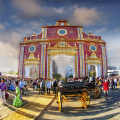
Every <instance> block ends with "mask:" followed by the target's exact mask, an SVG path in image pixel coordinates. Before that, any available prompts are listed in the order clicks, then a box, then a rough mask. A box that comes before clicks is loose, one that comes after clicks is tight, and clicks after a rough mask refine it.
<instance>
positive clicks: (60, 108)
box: [58, 91, 62, 112]
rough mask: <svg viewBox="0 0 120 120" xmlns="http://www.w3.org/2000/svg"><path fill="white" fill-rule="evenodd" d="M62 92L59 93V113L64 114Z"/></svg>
mask: <svg viewBox="0 0 120 120" xmlns="http://www.w3.org/2000/svg"><path fill="white" fill-rule="evenodd" d="M61 96H62V95H61V91H59V92H58V107H59V111H60V112H62V97H61Z"/></svg>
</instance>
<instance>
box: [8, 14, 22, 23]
mask: <svg viewBox="0 0 120 120" xmlns="http://www.w3.org/2000/svg"><path fill="white" fill-rule="evenodd" d="M10 18H11V19H12V20H13V22H14V23H21V22H22V20H21V19H20V18H19V17H18V16H16V15H11V16H10Z"/></svg>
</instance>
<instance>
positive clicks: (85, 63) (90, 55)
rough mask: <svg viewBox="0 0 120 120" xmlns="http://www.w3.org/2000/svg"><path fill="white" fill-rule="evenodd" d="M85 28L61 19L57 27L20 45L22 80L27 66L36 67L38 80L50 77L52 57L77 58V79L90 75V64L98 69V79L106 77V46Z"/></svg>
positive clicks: (45, 30)
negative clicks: (62, 55) (60, 55)
mask: <svg viewBox="0 0 120 120" xmlns="http://www.w3.org/2000/svg"><path fill="white" fill-rule="evenodd" d="M82 28H83V26H70V25H69V24H68V22H67V21H66V20H59V21H57V23H56V24H55V26H43V27H42V32H41V33H40V34H38V35H36V34H35V33H34V34H33V35H32V36H29V37H25V38H24V42H22V43H21V44H20V59H19V75H18V76H19V78H20V77H22V78H25V73H26V71H25V65H26V64H28V63H29V64H33V63H34V64H35V65H36V66H37V72H38V74H37V75H38V76H37V77H42V78H44V79H47V78H50V57H51V56H54V55H57V54H68V55H72V56H74V58H75V78H80V77H85V76H88V75H89V74H88V69H89V65H91V64H95V65H97V66H98V68H97V70H98V76H99V77H100V76H103V77H106V75H107V58H106V47H105V44H106V43H105V42H104V41H102V40H101V37H100V36H96V35H92V33H90V34H86V33H85V32H83V30H82ZM31 54H32V55H33V56H34V59H33V58H32V57H31ZM32 59H33V60H32Z"/></svg>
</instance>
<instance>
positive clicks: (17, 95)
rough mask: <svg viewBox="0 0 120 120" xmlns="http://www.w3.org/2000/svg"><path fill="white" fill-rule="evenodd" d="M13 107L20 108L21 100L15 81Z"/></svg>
mask: <svg viewBox="0 0 120 120" xmlns="http://www.w3.org/2000/svg"><path fill="white" fill-rule="evenodd" d="M13 106H15V107H21V106H22V100H21V99H20V90H19V87H18V82H17V81H16V96H15V99H14V101H13Z"/></svg>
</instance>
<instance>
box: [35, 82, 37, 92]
mask: <svg viewBox="0 0 120 120" xmlns="http://www.w3.org/2000/svg"><path fill="white" fill-rule="evenodd" d="M35 90H37V80H35Z"/></svg>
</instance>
